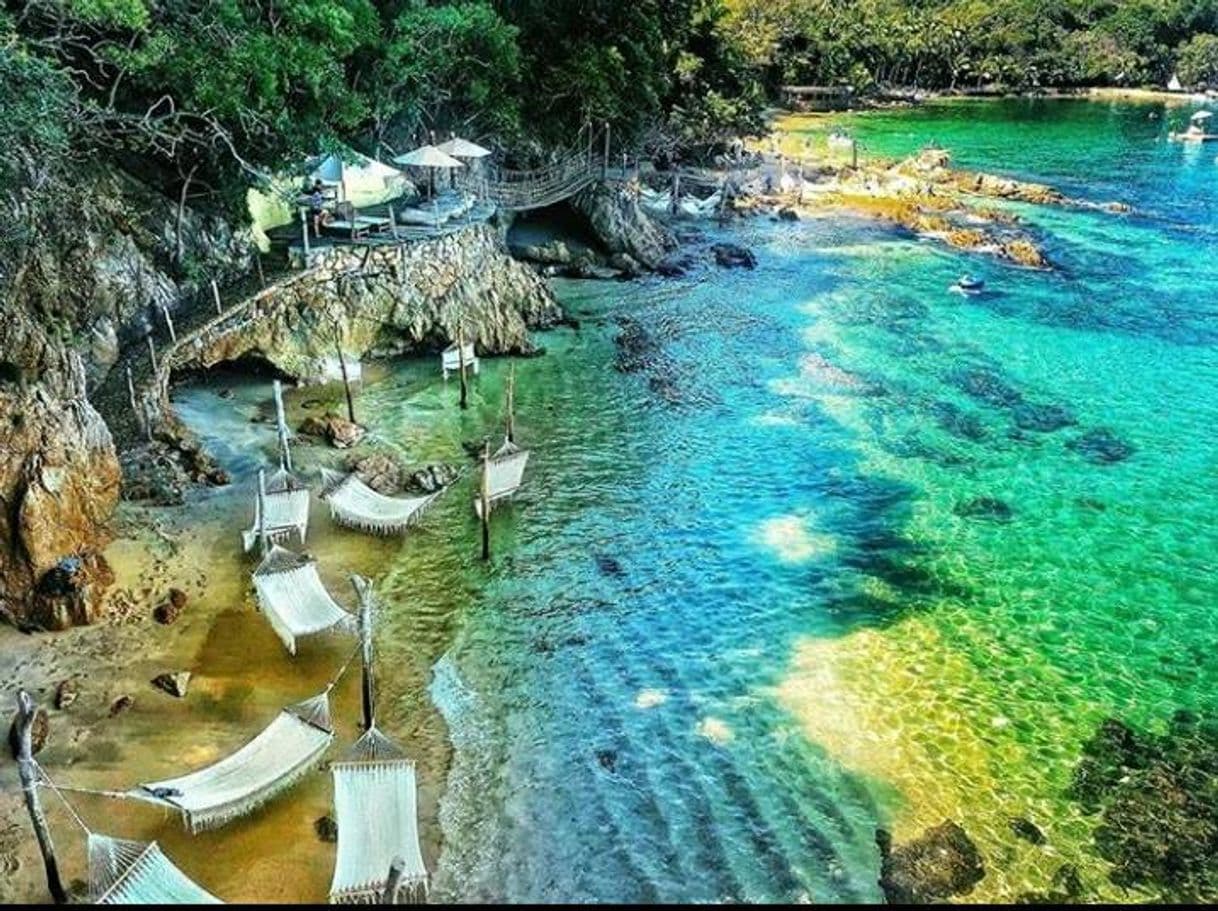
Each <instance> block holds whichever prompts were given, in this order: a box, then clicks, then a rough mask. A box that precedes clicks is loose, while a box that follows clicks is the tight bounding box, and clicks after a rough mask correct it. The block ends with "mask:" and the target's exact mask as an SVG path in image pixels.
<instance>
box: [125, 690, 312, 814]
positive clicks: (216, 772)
mask: <svg viewBox="0 0 1218 911" xmlns="http://www.w3.org/2000/svg"><path fill="white" fill-rule="evenodd" d="M331 686H333V684H331V685H330V686H327V687H326V689H325V690H324V691H322V692H321V693H319V694H318V695H316V696H314V697H313V698H311V699H306V700H305V701H304V702H299V703H296V704H295V705H290V706H288V707H287V708H285V709H283V710H282V711H280V713H279V715H278V716H277V717H276V718H275V720H274V721H272V722H271V723H270V724H269V725H268V726H267V727H266V728H265V729H263V730H262V732H261V733H259V734H258V735H257V736H256V737H255V738H254V739H253V740H251V741H250V742H249V743H247V744H245V746H243V747H241V749H239V750H237V752H235V753H232V754H231V755H229V756H226V757H225V758H223V759H221V760H219V761H218V762H215V763H212V764H211V765H209V766H205V767H204V768H201V769H199V770H197V771H195V772H191V773H189V774H187V775H183V776H181V777H179V778H170V779H166V780H165V781H155V782H150V783H148V784H141V785H140V786H139V787H138V788H136V789H134V790H132V791H129V792H127V793H128V795H129V796H131V797H134V798H136V799H138V800H143V801H146V802H149V803H155V804H158V805H160V806H164V807H170V808H172V809H175V810H177V811H178V812H180V813H181V814H182V819H183V821H184V822H185V823H186V825H187V827H188V828H189V829H190V831H191V832H199V831H201V830H204V829H213V828H218V827H220V826H223V825H225V824H226V823H228V822H230V821H232V820H233V819H236V818H238V817H240V816H244V815H246V814H248V813H252V812H253V811H254V810H256V809H257V808H258V807H260V806H262V805H263V804H264V803H266V802H267V801H269V800H271V799H272V798H273V797H276V796H277V795H278V794H280V793H281V792H283V791H285V790H287V789H288V788H290V787H291V786H292V785H293V784H295V783H296V782H297V781H298V780H299V779H300V778H301V776H303V775H304V774H306V773H307V772H308V771H309V770H310V769H312V768H313V767H315V766H316V765H317V763H318V761H319V760H320V759H321V756H322V754H323V753H324V752H325V751H326V749H327V748H328V747H329V746H330V744H331V742H333V740H334V728H333V723H332V722H331V720H330V688H331Z"/></svg>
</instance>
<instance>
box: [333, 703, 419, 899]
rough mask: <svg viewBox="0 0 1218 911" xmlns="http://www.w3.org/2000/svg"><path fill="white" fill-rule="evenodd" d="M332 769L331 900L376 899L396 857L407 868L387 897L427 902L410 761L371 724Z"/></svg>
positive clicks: (383, 888) (412, 770) (413, 777)
mask: <svg viewBox="0 0 1218 911" xmlns="http://www.w3.org/2000/svg"><path fill="white" fill-rule="evenodd" d="M330 768H331V770H332V771H333V773H334V813H335V818H336V820H337V822H338V861H337V863H336V865H335V867H334V879H333V881H332V882H331V883H330V901H332V902H364V903H373V902H379V901H380V900H381V895H382V893H383V892H384V891H385V888H386V884H387V883H388V879H389V867H390V865H391V864H392V863H393V862H394V859H395V858H399V857H400V858H401V859H402V861H403V862H404V864H405V867H404V869H403V871H402V878H401V880H400V883H399V890H398V893H397V895H395V896H393V897H392V898H391V899H390V900H391V901H393V902H394V903H397V901H396V900H397V899H398V898H399V897H401V898H404V899H405V900H406V901H407V902H414V901H419V902H421V901H423V900H425V899H426V898H427V868H426V867H424V866H423V854H422V852H421V851H420V850H419V828H418V819H417V811H416V800H415V787H416V786H415V774H414V763H413V762H411V761H410V760H409V759H407V758H406V757H405V756H404V755H403V754H402V751H401V750H400V749H398V747H397V746H396V745H395V744H394V743H393V741H391V740H389V739H388V738H387V737H385V736H384V735H383V734H381V733H380V732H379V731H378V730H377V729H376V728H375V727H372V728H370V729H369V730H368V732H367V733H366V734H364V736H363V737H361V738H360V739H359V740H358V741H356V743H355V745H354V746H353V747H352V749H351V753H350V755H348V756H347V758H345V759H343V760H342V761H340V762H334V763H331V765H330Z"/></svg>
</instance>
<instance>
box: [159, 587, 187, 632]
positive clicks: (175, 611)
mask: <svg viewBox="0 0 1218 911" xmlns="http://www.w3.org/2000/svg"><path fill="white" fill-rule="evenodd" d="M185 609H186V592H184V591H182V589H180V588H171V589H170V590H169V596H168V597H167V598H166V599H165V600H164V601H162V602H161V603H160V604H158V605H157V606H156V607H155V608H153V609H152V619H153V620H155V621H156V622H157V623H160V624H161V625H162V626H169V625H170V624H171V623H173V622H174V621H176V620H177V619H178V617H180V616H181V615H182V611H184V610H185Z"/></svg>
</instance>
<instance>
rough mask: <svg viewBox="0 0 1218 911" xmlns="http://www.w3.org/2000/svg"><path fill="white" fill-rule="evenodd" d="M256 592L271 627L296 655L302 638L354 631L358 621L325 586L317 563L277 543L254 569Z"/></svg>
mask: <svg viewBox="0 0 1218 911" xmlns="http://www.w3.org/2000/svg"><path fill="white" fill-rule="evenodd" d="M254 592H255V594H256V595H257V597H258V605H259V607H261V608H262V612H263V613H264V614H266V618H267V620H268V621H270V624H271V628H272V629H273V630H275V633H276V635H278V636H279V638H280V639H281V640H283V644H284V645H285V646H287V649H288V651H289V652H291V653H292V654H293V655H295V654H296V640H297V638H299V637H300V636H312V635H315V634H317V633H324V632H330V631H332V630H333V631H340V632H354V630H355V618H354V617H353V616H352V615H351V614H350V613H348V612H347V611H345V610H343V608H342V607H340V606H339V604H338V602H336V601H335V600H334V599H333V598H332V597H331V596H330V593H329V592H328V591H327V590H326V587H325V585H324V584H322V581H321V576H320V575H319V574H318V572H317V561H316V560H312V559H310V558H308V557H302V556H301V555H299V554H295V553H292V551H290V550H288V549H286V548H283V547H280V546H279V545H277V544H276V545H274V546H273V547H272V548H271V550H270V552H269V553H268V554H267V555H266V556H265V557H263V559H262V563H260V564H259V565H258V568H257V569H256V570H254Z"/></svg>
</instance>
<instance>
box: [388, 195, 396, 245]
mask: <svg viewBox="0 0 1218 911" xmlns="http://www.w3.org/2000/svg"><path fill="white" fill-rule="evenodd" d="M385 210H386V211H387V212H388V213H389V233H390V234H392V235H393V239H394V240H397V239H398V223H397V221H396V220H395V219H394V217H393V204H392V203H390V204H388V205H386V206H385Z"/></svg>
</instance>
